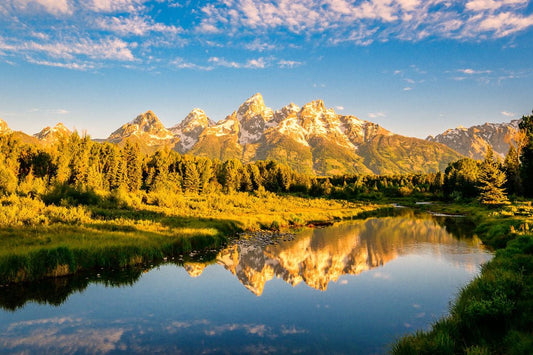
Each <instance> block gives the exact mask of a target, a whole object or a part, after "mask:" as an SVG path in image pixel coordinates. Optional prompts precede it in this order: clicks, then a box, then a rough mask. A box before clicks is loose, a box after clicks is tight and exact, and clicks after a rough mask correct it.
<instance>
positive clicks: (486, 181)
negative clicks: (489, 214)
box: [479, 146, 509, 206]
mask: <svg viewBox="0 0 533 355" xmlns="http://www.w3.org/2000/svg"><path fill="white" fill-rule="evenodd" d="M499 165H500V164H498V163H497V162H495V161H494V156H493V152H492V148H491V147H490V146H489V147H488V149H487V155H486V157H485V160H484V161H483V163H482V164H481V171H480V174H479V189H480V190H481V193H480V196H479V199H480V201H481V203H482V204H484V205H491V206H499V205H506V204H509V199H508V198H507V194H506V192H505V189H504V187H503V186H504V184H505V181H506V177H505V173H504V172H503V171H502V170H501V169H500V166H499Z"/></svg>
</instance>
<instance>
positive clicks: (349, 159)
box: [108, 93, 461, 176]
mask: <svg viewBox="0 0 533 355" xmlns="http://www.w3.org/2000/svg"><path fill="white" fill-rule="evenodd" d="M126 139H130V140H132V139H133V140H135V141H137V143H139V144H140V145H141V147H142V148H143V147H144V148H143V150H144V151H153V150H155V149H159V148H161V147H163V146H167V147H170V148H172V149H175V150H176V151H178V152H180V153H190V154H194V155H198V156H205V157H209V158H216V159H220V160H227V159H240V160H241V161H243V162H250V161H256V160H267V159H272V160H276V161H279V162H282V163H284V164H287V165H288V166H290V167H291V168H293V169H295V170H297V171H300V172H304V173H307V174H317V175H323V176H326V175H341V174H395V173H414V172H435V171H438V170H442V169H444V168H445V167H446V166H447V164H448V163H449V162H451V161H454V160H457V159H459V158H460V157H461V155H460V154H458V153H456V152H454V151H452V150H451V149H450V148H447V147H445V146H444V145H441V144H439V143H433V142H429V141H425V140H421V139H417V138H409V137H403V136H399V135H394V134H393V133H391V132H389V131H388V130H386V129H384V128H383V127H381V126H379V125H378V124H375V123H373V122H369V121H364V120H361V119H359V118H357V117H355V116H351V115H339V114H337V113H335V111H334V110H333V109H330V108H327V107H326V106H325V105H324V102H323V101H322V100H315V101H311V102H309V103H307V104H305V105H304V106H302V107H298V106H297V105H295V104H293V103H291V104H289V105H287V106H285V107H283V108H281V109H279V110H276V111H273V110H272V109H271V108H268V107H266V106H265V103H264V101H263V97H262V96H261V94H259V93H258V94H255V95H253V96H252V97H250V98H249V99H247V100H246V101H245V102H243V103H242V104H241V105H240V106H239V108H238V109H237V110H235V111H234V112H232V113H231V114H230V115H228V116H226V118H224V119H223V120H220V121H218V122H217V123H213V121H211V120H210V119H209V118H208V117H207V115H206V114H205V112H204V111H202V110H200V109H194V110H192V111H191V112H190V113H189V114H188V115H187V117H186V118H185V119H184V120H183V121H182V122H181V123H179V124H177V125H175V126H174V127H172V128H170V130H167V129H166V128H165V127H164V126H163V125H162V123H161V122H160V121H159V119H158V118H157V117H156V116H155V114H154V113H153V112H152V111H147V112H146V113H144V114H142V115H139V116H138V117H137V118H136V119H135V120H133V121H132V122H130V123H128V124H126V125H123V126H122V127H121V128H119V129H118V130H116V131H115V132H113V134H111V136H110V137H109V138H108V141H109V142H113V143H119V144H120V143H121V142H123V141H124V140H126Z"/></svg>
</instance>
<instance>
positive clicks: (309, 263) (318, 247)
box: [196, 217, 484, 296]
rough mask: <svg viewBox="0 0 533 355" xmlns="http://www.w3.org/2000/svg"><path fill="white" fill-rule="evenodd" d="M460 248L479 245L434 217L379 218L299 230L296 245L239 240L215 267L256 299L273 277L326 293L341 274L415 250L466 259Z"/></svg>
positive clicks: (472, 261)
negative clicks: (221, 269)
mask: <svg viewBox="0 0 533 355" xmlns="http://www.w3.org/2000/svg"><path fill="white" fill-rule="evenodd" d="M465 244H466V246H470V247H472V248H476V249H479V248H480V245H481V241H480V240H479V239H478V238H477V237H475V236H473V237H471V238H468V239H465V240H459V239H457V238H455V237H454V236H453V235H452V234H451V233H449V232H448V231H447V230H446V229H445V228H443V227H442V226H441V225H439V224H438V223H437V221H436V219H434V218H423V219H422V218H417V219H415V218H412V217H385V218H383V217H382V218H369V219H366V220H361V221H351V222H349V223H344V224H339V225H336V226H335V228H324V229H308V230H304V231H302V232H300V233H298V235H297V237H296V238H295V240H293V241H283V240H281V241H279V242H278V243H277V244H275V245H267V246H262V245H260V244H259V243H256V242H254V241H253V240H252V241H250V242H248V241H246V240H244V241H240V242H239V243H236V244H234V245H232V246H230V247H228V248H226V249H224V250H222V251H221V252H220V253H219V254H218V256H217V263H219V264H221V265H223V266H224V267H225V268H226V269H227V270H229V271H230V272H231V273H232V274H233V275H235V276H236V277H237V278H238V279H239V281H240V282H241V283H242V284H243V285H244V286H245V287H246V288H248V289H249V290H250V291H252V292H253V293H254V294H256V295H258V296H260V295H261V294H262V293H263V290H264V287H265V284H266V282H267V281H269V280H271V279H273V278H274V277H277V278H280V279H283V280H284V281H286V282H287V283H289V284H290V285H293V286H296V285H298V284H299V283H301V282H302V281H303V282H304V283H305V284H307V285H308V286H310V287H312V288H314V289H317V290H320V291H325V290H326V289H327V287H328V284H329V283H330V282H331V281H333V282H336V281H337V280H338V279H339V277H340V276H342V275H346V274H349V275H357V274H360V273H361V272H363V271H366V270H370V269H372V268H375V267H378V266H382V265H384V264H386V263H387V262H389V261H391V260H393V259H396V258H397V257H398V256H401V255H406V254H409V253H412V252H413V251H415V250H416V251H417V252H423V253H428V252H432V253H433V254H437V255H439V254H441V253H439V251H440V250H442V249H443V248H445V249H446V253H443V256H444V257H450V255H455V254H457V253H461V254H465V253H464V250H465ZM483 260H484V259H480V256H479V255H477V254H468V255H466V254H465V255H463V257H457V258H456V260H455V261H456V262H460V263H462V264H463V266H464V267H466V268H468V269H474V268H475V267H476V266H477V265H479V264H480V262H482V261H483ZM196 276H197V274H196Z"/></svg>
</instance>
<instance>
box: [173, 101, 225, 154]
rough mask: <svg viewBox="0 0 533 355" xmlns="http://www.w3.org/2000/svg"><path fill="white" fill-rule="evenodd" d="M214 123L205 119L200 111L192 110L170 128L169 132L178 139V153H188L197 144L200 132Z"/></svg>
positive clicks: (203, 113) (205, 116)
mask: <svg viewBox="0 0 533 355" xmlns="http://www.w3.org/2000/svg"><path fill="white" fill-rule="evenodd" d="M214 125H215V123H214V122H213V121H212V120H211V119H210V118H209V117H207V115H206V114H205V112H204V111H203V110H202V109H199V108H195V109H193V110H192V111H191V112H190V113H189V114H188V115H187V117H185V119H184V120H183V121H182V122H181V123H179V124H177V125H176V126H174V127H172V128H170V131H171V132H172V133H173V134H174V135H175V136H177V137H179V139H180V142H179V149H178V151H180V152H182V153H184V152H187V151H189V150H190V149H191V148H192V147H193V146H194V145H195V144H196V143H197V142H198V139H199V137H200V134H202V132H203V131H204V130H205V129H206V128H208V127H211V126H214Z"/></svg>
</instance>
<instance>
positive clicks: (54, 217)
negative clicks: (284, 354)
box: [0, 116, 533, 354]
mask: <svg viewBox="0 0 533 355" xmlns="http://www.w3.org/2000/svg"><path fill="white" fill-rule="evenodd" d="M520 129H521V130H520V135H521V136H520V137H522V138H520V139H515V141H516V142H517V145H516V147H512V149H510V151H509V153H508V155H507V157H506V158H505V161H504V162H503V163H501V162H500V161H499V160H498V159H496V158H495V157H494V156H493V155H492V152H491V150H489V152H488V153H487V156H486V158H485V160H484V161H482V162H480V161H475V160H472V159H468V158H463V159H460V160H458V161H455V162H453V163H451V164H449V165H448V167H447V168H446V170H445V171H444V172H438V173H428V174H403V175H381V176H377V175H362V174H361V175H339V176H332V177H329V178H317V177H314V176H309V175H305V174H301V173H297V172H295V171H294V170H293V169H291V168H290V167H289V166H287V165H285V164H282V163H279V162H274V161H258V162H254V163H249V164H243V163H242V162H241V161H240V160H238V159H228V160H225V161H221V160H218V159H214V160H211V159H208V158H205V157H197V156H191V155H181V154H178V153H177V152H175V151H171V150H169V149H163V150H159V151H156V152H155V153H151V154H146V155H145V154H143V153H142V152H141V150H140V148H139V146H138V145H137V144H134V143H132V142H130V141H126V142H124V144H122V145H120V146H119V145H114V144H109V143H104V144H100V143H95V142H93V141H91V139H90V138H89V137H80V136H79V135H78V134H76V133H74V134H72V135H71V136H69V137H65V138H62V139H61V140H59V141H58V142H57V143H55V144H53V145H50V146H45V147H42V146H41V147H38V146H36V145H34V144H31V143H30V144H28V143H23V142H20V141H19V140H18V139H17V136H16V135H13V134H11V135H9V134H8V135H4V136H0V284H2V283H8V282H19V281H29V280H36V279H40V278H46V277H54V276H61V275H67V274H72V273H76V272H79V271H82V270H88V269H95V268H99V269H101V268H104V269H105V268H118V267H126V266H132V265H138V264H143V263H149V262H153V261H160V260H164V258H168V257H172V256H175V255H178V254H182V253H185V252H189V251H192V250H209V249H212V248H215V247H218V246H220V245H221V244H223V243H225V242H226V241H227V237H228V235H231V234H233V233H235V232H237V231H240V230H256V229H281V228H286V227H292V226H300V225H305V224H309V223H314V224H316V223H319V222H326V221H331V220H340V219H344V218H352V217H354V216H357V215H360V214H363V213H366V212H370V211H375V210H377V209H379V208H381V207H382V205H376V204H369V203H360V202H359V203H355V202H349V201H354V200H365V201H369V200H370V201H378V202H382V203H383V202H390V201H394V200H399V201H402V203H405V204H409V203H410V204H413V205H414V203H415V201H418V200H420V199H431V200H434V201H438V200H442V201H446V202H455V203H456V204H455V205H449V206H448V207H443V205H439V204H435V205H432V206H438V207H434V208H439V209H440V210H450V209H451V212H452V213H464V214H469V215H472V216H474V217H475V218H477V222H478V226H477V233H478V235H479V236H480V237H481V238H482V240H483V241H484V242H485V244H487V245H489V246H491V247H493V248H495V249H497V252H496V257H495V258H494V259H493V261H491V262H490V263H489V264H487V265H486V266H485V267H484V269H483V272H482V274H481V275H480V277H479V278H478V279H476V280H475V281H474V282H473V283H472V284H470V285H468V286H467V287H466V288H465V289H464V290H463V291H462V293H461V295H460V297H459V299H458V300H457V302H456V304H455V305H454V306H453V307H452V310H451V315H450V316H449V317H448V318H446V319H444V320H441V321H439V322H437V323H436V324H435V325H434V327H433V329H432V330H430V331H429V332H420V333H417V334H416V335H413V336H409V337H406V338H404V339H402V340H400V341H399V342H398V343H397V344H396V346H395V347H394V352H396V353H491V352H496V353H517V354H520V353H528V351H530V350H531V349H532V348H533V340H532V338H533V335H532V334H531V329H533V327H532V321H531V319H533V311H532V307H533V303H532V301H531V300H533V294H532V293H533V289H532V285H533V282H532V281H533V280H532V275H533V256H532V254H533V233H532V231H531V226H532V225H533V217H532V215H533V208H532V207H531V202H530V201H527V200H526V202H524V201H525V200H524V197H528V196H531V195H532V194H531V181H533V175H532V174H531V167H532V166H533V145H532V144H533V143H532V142H533V119H532V116H527V117H523V121H522V123H521V124H520ZM389 139H391V140H394V139H397V138H395V137H389ZM376 144H377V143H376ZM404 148H405V156H404V157H403V158H402V159H395V163H396V164H397V165H398V166H397V167H398V168H402V167H405V166H408V165H410V164H411V165H412V164H419V163H422V162H420V161H416V162H413V161H411V160H410V159H411V157H410V154H409V153H408V152H409V149H410V148H409V147H408V146H402V149H404ZM412 148H413V149H422V148H423V147H412ZM328 154H329V155H328V159H326V160H324V161H322V162H315V164H321V165H323V166H324V167H325V169H329V170H332V169H333V170H335V169H337V167H336V161H337V160H338V158H337V156H338V155H339V154H341V153H339V151H329V153H328ZM381 154H383V155H387V154H389V153H388V152H387V150H384V151H382V152H381ZM432 154H433V153H431V152H428V155H427V156H426V159H427V162H426V163H427V164H429V165H432V164H434V163H432V161H433V160H434V159H432V156H433V155H432ZM341 155H342V154H341ZM221 158H231V156H222V155H221ZM292 158H294V157H292ZM292 158H291V159H292ZM291 159H287V160H286V161H287V162H290V161H291ZM376 164H379V162H376ZM354 169H355V170H357V169H358V167H357V166H354ZM384 169H385V170H384V171H387V170H386V169H389V168H387V167H385V168H384ZM390 169H391V170H390V171H393V170H397V169H396V168H393V167H390ZM431 169H433V168H431ZM508 194H511V195H510V197H511V198H510V199H511V200H512V201H514V202H513V203H512V204H509V195H508ZM522 194H523V195H524V196H522ZM457 203H461V204H462V205H464V204H467V205H466V207H461V206H460V205H458V204H457Z"/></svg>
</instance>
